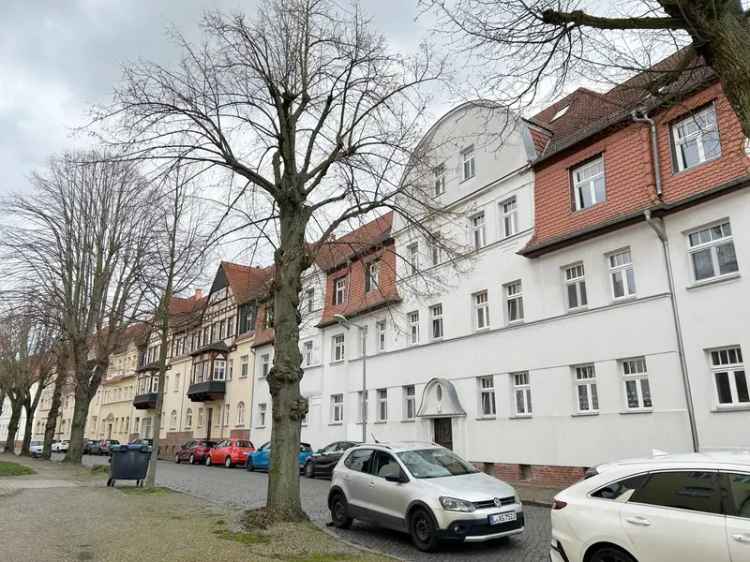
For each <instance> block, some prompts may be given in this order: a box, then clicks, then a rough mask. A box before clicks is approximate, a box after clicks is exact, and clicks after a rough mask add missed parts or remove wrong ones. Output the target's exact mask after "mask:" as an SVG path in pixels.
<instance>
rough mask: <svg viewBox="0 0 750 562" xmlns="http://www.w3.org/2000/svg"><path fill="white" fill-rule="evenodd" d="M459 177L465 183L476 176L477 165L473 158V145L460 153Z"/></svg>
mask: <svg viewBox="0 0 750 562" xmlns="http://www.w3.org/2000/svg"><path fill="white" fill-rule="evenodd" d="M461 163H462V166H461V177H462V178H463V180H462V181H467V180H470V179H471V178H473V177H474V176H475V175H476V174H477V164H476V160H475V158H474V145H473V144H472V145H470V146H467V147H466V148H464V149H463V150H462V151H461Z"/></svg>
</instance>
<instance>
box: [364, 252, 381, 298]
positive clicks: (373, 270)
mask: <svg viewBox="0 0 750 562" xmlns="http://www.w3.org/2000/svg"><path fill="white" fill-rule="evenodd" d="M379 284H380V260H373V261H371V262H370V263H368V264H367V265H365V292H366V293H369V292H370V291H372V290H373V289H377V287H378V285H379Z"/></svg>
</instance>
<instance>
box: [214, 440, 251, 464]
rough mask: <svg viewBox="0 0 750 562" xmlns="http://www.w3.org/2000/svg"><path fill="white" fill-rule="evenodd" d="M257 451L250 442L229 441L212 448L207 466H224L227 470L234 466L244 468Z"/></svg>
mask: <svg viewBox="0 0 750 562" xmlns="http://www.w3.org/2000/svg"><path fill="white" fill-rule="evenodd" d="M253 451H255V446H254V445H253V444H252V443H251V442H250V441H244V440H242V439H227V440H225V441H222V442H221V443H219V444H218V445H216V446H215V447H214V448H212V449H211V450H210V451H209V452H208V454H207V455H206V466H211V465H212V464H223V465H224V466H226V467H227V468H231V467H232V466H234V465H241V466H244V465H245V463H246V462H247V456H248V455H249V454H250V453H252V452H253Z"/></svg>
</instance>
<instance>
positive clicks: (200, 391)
mask: <svg viewBox="0 0 750 562" xmlns="http://www.w3.org/2000/svg"><path fill="white" fill-rule="evenodd" d="M225 392H226V383H225V382H224V381H214V380H209V381H203V382H194V383H192V384H191V385H190V386H189V387H188V392H187V395H188V398H190V400H192V401H193V402H208V401H210V400H216V399H219V398H223V397H224V393H225Z"/></svg>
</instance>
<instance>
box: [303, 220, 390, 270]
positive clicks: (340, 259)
mask: <svg viewBox="0 0 750 562" xmlns="http://www.w3.org/2000/svg"><path fill="white" fill-rule="evenodd" d="M392 227H393V212H392V211H390V212H388V213H386V214H384V215H383V216H380V217H378V218H376V219H374V220H372V221H370V222H368V223H366V224H363V225H362V226H360V227H359V228H357V229H355V230H352V231H351V232H349V233H347V234H344V235H343V236H341V237H339V238H336V239H332V240H330V241H328V242H326V243H324V244H323V245H322V246H321V247H320V249H319V250H318V254H317V255H316V256H315V263H317V264H318V267H320V269H322V270H323V271H331V270H332V269H336V267H338V266H340V265H342V264H344V263H346V262H347V261H348V260H350V259H352V258H354V257H356V256H358V255H359V254H362V253H363V252H367V251H369V250H370V249H371V248H373V247H374V246H377V245H379V244H382V243H383V242H385V241H386V240H388V239H389V238H390V237H391V229H392Z"/></svg>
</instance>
